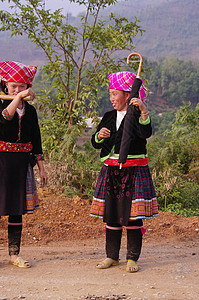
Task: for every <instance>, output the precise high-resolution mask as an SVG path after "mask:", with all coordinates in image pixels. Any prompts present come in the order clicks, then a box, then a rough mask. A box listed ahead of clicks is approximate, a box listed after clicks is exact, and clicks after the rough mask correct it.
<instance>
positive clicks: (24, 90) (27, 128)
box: [0, 61, 47, 268]
mask: <svg viewBox="0 0 199 300" xmlns="http://www.w3.org/2000/svg"><path fill="white" fill-rule="evenodd" d="M36 70H37V67H32V66H25V65H24V64H21V63H18V62H12V61H4V62H0V80H1V89H2V91H3V93H4V94H7V95H11V96H14V99H13V100H12V101H8V100H0V216H6V215H8V216H9V218H8V247H9V255H10V263H11V264H13V265H15V266H18V267H22V268H29V267H30V266H31V265H30V263H29V262H28V261H26V260H24V259H23V258H21V257H20V256H19V252H20V243H21V231H22V215H23V214H25V213H33V211H34V209H35V208H37V207H38V196H37V190H36V184H35V179H34V172H33V165H34V162H35V163H37V165H38V168H39V172H40V178H41V183H42V184H46V183H47V175H46V173H45V170H44V166H43V161H42V160H43V152H42V144H41V135H40V129H39V125H38V118H37V113H36V110H35V108H34V107H33V106H32V105H30V104H29V103H28V102H27V101H24V100H23V98H25V97H26V96H31V97H32V98H34V97H35V94H34V92H33V90H32V89H31V86H32V81H33V79H34V76H35V73H36Z"/></svg>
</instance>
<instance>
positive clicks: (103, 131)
mask: <svg viewBox="0 0 199 300" xmlns="http://www.w3.org/2000/svg"><path fill="white" fill-rule="evenodd" d="M110 135H111V131H110V130H109V129H108V128H106V127H102V128H101V129H100V131H99V133H98V136H97V137H98V140H102V139H107V138H109V137H110Z"/></svg>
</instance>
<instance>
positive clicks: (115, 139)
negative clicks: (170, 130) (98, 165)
mask: <svg viewBox="0 0 199 300" xmlns="http://www.w3.org/2000/svg"><path fill="white" fill-rule="evenodd" d="M116 117H117V111H116V110H112V111H109V112H107V113H105V115H104V117H103V118H102V120H101V122H100V124H99V125H98V127H97V130H96V132H95V133H94V134H93V135H92V138H91V143H92V145H93V147H94V148H96V149H101V153H100V157H101V158H103V157H106V156H108V155H109V154H110V152H111V150H112V148H113V146H114V145H115V149H114V153H116V154H119V151H120V144H121V139H122V132H123V127H124V119H125V117H124V119H123V120H122V123H121V125H120V127H119V129H118V131H116ZM134 123H135V124H134V128H133V130H134V134H133V137H134V138H133V139H132V140H131V144H130V148H129V153H128V155H140V154H146V153H147V151H146V139H147V138H149V137H150V136H151V134H152V127H151V122H150V123H149V124H147V125H143V124H140V123H139V115H136V116H135V122H134ZM102 127H106V128H108V129H110V131H111V136H110V138H107V139H104V140H103V142H101V143H100V142H99V143H98V142H96V140H95V136H96V133H97V132H99V131H100V129H101V128H102Z"/></svg>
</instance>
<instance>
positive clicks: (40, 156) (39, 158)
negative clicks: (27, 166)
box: [34, 153, 44, 161]
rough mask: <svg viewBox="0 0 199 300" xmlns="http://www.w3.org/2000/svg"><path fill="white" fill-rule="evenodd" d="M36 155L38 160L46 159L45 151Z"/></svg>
mask: <svg viewBox="0 0 199 300" xmlns="http://www.w3.org/2000/svg"><path fill="white" fill-rule="evenodd" d="M34 157H35V159H36V161H38V160H44V155H43V153H42V154H34Z"/></svg>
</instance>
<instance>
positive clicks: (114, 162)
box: [104, 157, 148, 167]
mask: <svg viewBox="0 0 199 300" xmlns="http://www.w3.org/2000/svg"><path fill="white" fill-rule="evenodd" d="M104 164H105V165H108V166H118V167H120V163H118V159H114V158H108V159H106V160H105V161H104ZM147 165H148V157H145V158H134V159H127V161H126V162H125V164H122V167H134V166H147Z"/></svg>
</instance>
